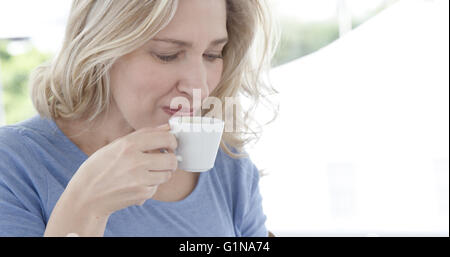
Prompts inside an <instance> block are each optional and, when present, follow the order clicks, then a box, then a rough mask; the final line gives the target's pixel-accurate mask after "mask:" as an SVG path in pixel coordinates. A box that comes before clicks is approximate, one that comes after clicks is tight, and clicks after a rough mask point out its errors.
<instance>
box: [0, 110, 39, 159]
mask: <svg viewBox="0 0 450 257" xmlns="http://www.w3.org/2000/svg"><path fill="white" fill-rule="evenodd" d="M39 119H40V118H39V117H33V118H31V119H28V120H25V121H23V122H20V123H17V124H14V125H7V126H2V127H0V152H2V155H0V158H1V157H2V156H4V155H6V154H7V155H11V154H14V153H18V154H23V153H24V152H29V150H28V148H27V147H29V144H28V142H29V141H30V140H32V139H36V138H38V137H39V136H40V135H41V134H40V128H39V126H38V123H39V122H41V121H40V120H39Z"/></svg>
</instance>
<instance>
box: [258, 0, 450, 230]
mask: <svg viewBox="0 0 450 257" xmlns="http://www.w3.org/2000/svg"><path fill="white" fill-rule="evenodd" d="M448 17H449V15H448V1H424V0H403V1H400V2H399V3H397V4H395V5H393V6H392V7H390V8H389V9H387V10H386V11H384V12H382V13H381V14H379V15H378V16H376V17H374V18H373V19H372V20H369V21H368V22H367V23H365V24H363V25H361V26H360V27H358V28H357V29H355V30H354V31H352V32H350V33H348V34H346V36H344V37H343V38H341V39H340V40H338V41H337V42H335V43H333V44H331V45H329V46H327V47H325V48H323V49H322V50H320V51H318V52H316V53H314V54H312V55H309V56H306V57H303V58H300V59H299V60H296V61H294V62H291V63H288V64H286V65H283V66H281V67H278V68H276V69H274V70H273V72H272V78H273V82H274V84H275V86H276V87H277V89H278V90H279V91H280V98H279V101H280V108H281V110H280V117H279V119H278V120H277V121H276V122H275V123H274V124H272V125H271V126H269V127H267V129H266V131H265V134H264V136H263V138H262V139H261V140H260V142H259V143H258V144H257V145H256V146H255V147H254V148H252V149H250V150H249V152H250V154H251V155H252V158H253V160H254V162H255V163H256V164H257V166H258V167H259V168H263V169H265V171H266V172H268V173H269V175H268V176H266V177H263V178H262V179H261V192H262V194H263V198H264V209H265V212H266V214H267V217H268V221H267V226H268V228H269V229H271V230H272V231H274V232H275V233H276V234H278V235H281V236H282V235H368V234H371V235H373V234H376V235H447V236H448V227H449V224H448V221H449V200H448V195H449V186H448V181H449V73H448V70H449V67H448V66H449V59H448V58H449V53H448V49H449V41H448V31H449V30H448V23H449V21H448V19H449V18H448Z"/></svg>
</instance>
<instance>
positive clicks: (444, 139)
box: [0, 0, 449, 236]
mask: <svg viewBox="0 0 450 257" xmlns="http://www.w3.org/2000/svg"><path fill="white" fill-rule="evenodd" d="M270 2H271V3H272V5H273V7H274V8H273V11H274V13H275V14H276V17H277V18H278V20H279V23H280V25H281V29H282V33H281V43H280V46H279V48H278V51H277V53H276V56H275V58H274V60H273V64H274V69H273V70H272V72H271V79H272V83H273V85H274V87H275V88H276V89H277V90H278V91H279V92H280V94H279V95H278V96H277V99H276V101H278V102H279V103H280V114H279V118H278V119H277V120H276V121H275V122H273V123H271V124H270V125H268V126H266V127H265V129H264V134H263V136H262V137H261V139H260V140H259V141H258V142H257V143H256V144H254V145H252V146H250V147H249V149H248V151H249V153H250V154H251V157H252V159H253V161H254V162H255V164H256V165H257V166H258V168H260V169H261V170H262V171H263V172H264V174H265V175H264V176H263V177H262V178H261V193H262V195H263V199H264V200H263V201H264V202H263V205H264V211H265V213H266V215H267V218H268V219H267V226H268V228H269V229H270V230H271V231H273V232H274V233H275V234H276V235H277V236H448V235H449V153H448V151H449V138H448V136H449V113H448V112H449V71H448V70H449V67H448V66H449V60H448V58H449V53H448V49H449V37H448V36H449V34H448V31H449V28H448V26H449V25H448V24H449V13H448V10H449V8H448V1H447V0H270ZM70 4H71V0H39V1H33V0H0V125H5V124H14V123H16V122H19V121H22V120H24V119H26V118H29V117H31V116H33V115H35V111H34V109H33V106H32V104H31V100H30V97H29V95H28V92H29V89H28V85H27V83H28V76H29V74H30V71H31V70H32V69H33V68H35V67H36V66H37V65H38V64H40V63H42V62H44V61H47V60H49V59H50V58H52V56H54V55H55V54H56V53H57V52H58V50H59V47H60V45H61V43H62V37H63V34H64V27H65V22H66V19H67V16H68V12H69V9H70ZM260 115H261V118H263V119H264V118H265V117H264V112H261V114H260Z"/></svg>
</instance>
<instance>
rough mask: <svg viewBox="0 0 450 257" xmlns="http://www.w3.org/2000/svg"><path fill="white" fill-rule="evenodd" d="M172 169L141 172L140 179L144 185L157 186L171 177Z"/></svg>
mask: <svg viewBox="0 0 450 257" xmlns="http://www.w3.org/2000/svg"><path fill="white" fill-rule="evenodd" d="M172 176H173V175H172V171H147V172H143V173H141V176H140V179H141V182H142V183H143V185H145V186H158V185H160V184H163V183H166V182H167V181H169V180H170V179H171V178H172Z"/></svg>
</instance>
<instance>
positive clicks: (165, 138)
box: [127, 129, 178, 152]
mask: <svg viewBox="0 0 450 257" xmlns="http://www.w3.org/2000/svg"><path fill="white" fill-rule="evenodd" d="M127 140H129V141H130V142H131V143H133V144H134V145H135V146H136V147H137V149H138V150H139V151H141V152H150V151H154V150H159V149H167V150H171V151H175V149H176V148H177V146H178V143H177V139H176V137H175V136H174V135H173V134H170V133H169V131H157V130H153V129H147V130H142V131H140V132H139V133H133V134H132V135H130V136H128V137H127Z"/></svg>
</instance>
